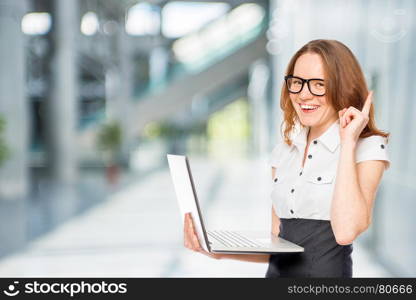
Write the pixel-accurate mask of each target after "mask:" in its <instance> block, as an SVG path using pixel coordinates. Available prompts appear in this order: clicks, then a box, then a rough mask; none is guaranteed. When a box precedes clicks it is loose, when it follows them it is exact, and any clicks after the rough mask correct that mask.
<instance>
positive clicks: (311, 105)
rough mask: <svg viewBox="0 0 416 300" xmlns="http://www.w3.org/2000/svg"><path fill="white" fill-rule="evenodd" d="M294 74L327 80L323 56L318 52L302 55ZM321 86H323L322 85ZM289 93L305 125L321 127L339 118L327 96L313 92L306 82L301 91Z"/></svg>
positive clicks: (304, 77)
mask: <svg viewBox="0 0 416 300" xmlns="http://www.w3.org/2000/svg"><path fill="white" fill-rule="evenodd" d="M293 76H296V77H300V78H303V79H311V78H320V79H324V80H325V79H326V78H325V76H324V68H323V64H322V60H321V57H320V56H319V55H318V54H316V53H305V54H303V55H301V56H300V57H299V58H298V59H297V60H296V63H295V68H294V70H293ZM324 85H325V82H324ZM320 88H323V87H322V86H320ZM289 95H290V100H291V101H292V105H293V107H294V108H295V110H296V113H297V115H298V118H299V120H300V122H301V123H302V124H303V125H304V126H310V127H318V128H319V127H321V126H325V125H327V124H328V123H332V122H334V121H335V120H336V119H337V118H338V114H337V112H336V111H335V110H334V108H333V107H332V106H331V105H329V104H328V102H327V99H326V96H325V95H324V96H315V95H313V94H311V92H310V91H309V89H308V86H307V83H306V82H305V84H304V86H303V88H302V90H301V91H300V93H298V94H292V93H289Z"/></svg>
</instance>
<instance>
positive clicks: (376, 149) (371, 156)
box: [355, 135, 390, 169]
mask: <svg viewBox="0 0 416 300" xmlns="http://www.w3.org/2000/svg"><path fill="white" fill-rule="evenodd" d="M387 152H388V151H387V139H386V138H385V137H383V136H379V135H372V136H369V137H366V138H363V139H360V140H359V141H358V144H357V150H356V154H355V161H356V162H357V163H359V162H362V161H366V160H383V161H385V162H386V169H388V168H389V167H390V159H389V157H388V153H387Z"/></svg>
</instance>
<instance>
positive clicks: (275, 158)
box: [269, 142, 283, 168]
mask: <svg viewBox="0 0 416 300" xmlns="http://www.w3.org/2000/svg"><path fill="white" fill-rule="evenodd" d="M282 150H283V142H279V143H277V144H276V146H274V148H273V150H272V153H271V154H270V157H269V164H270V165H271V166H272V167H275V168H277V166H279V165H280V164H279V162H280V158H281V156H282Z"/></svg>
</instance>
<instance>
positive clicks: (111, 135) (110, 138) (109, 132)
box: [98, 121, 121, 160]
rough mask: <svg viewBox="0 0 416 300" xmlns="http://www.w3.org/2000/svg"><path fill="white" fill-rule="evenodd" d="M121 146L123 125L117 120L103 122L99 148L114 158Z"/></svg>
mask: <svg viewBox="0 0 416 300" xmlns="http://www.w3.org/2000/svg"><path fill="white" fill-rule="evenodd" d="M120 146H121V127H120V124H119V123H118V122H117V121H112V122H109V123H105V124H103V126H102V127H101V129H100V131H99V133H98V148H99V149H100V150H102V151H104V152H106V153H107V154H108V155H109V159H110V160H114V159H115V157H116V155H117V153H118V151H119V150H120Z"/></svg>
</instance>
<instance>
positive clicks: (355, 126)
mask: <svg viewBox="0 0 416 300" xmlns="http://www.w3.org/2000/svg"><path fill="white" fill-rule="evenodd" d="M372 100H373V91H370V93H368V96H367V99H366V100H365V103H364V106H363V109H362V110H361V111H360V110H359V109H356V108H355V107H353V106H350V107H349V108H344V109H343V110H340V111H339V112H338V115H339V134H340V137H341V143H354V144H355V143H356V142H357V141H358V138H359V137H360V134H361V132H362V131H363V129H364V128H365V127H366V126H367V123H368V120H369V114H370V107H371V102H372Z"/></svg>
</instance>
